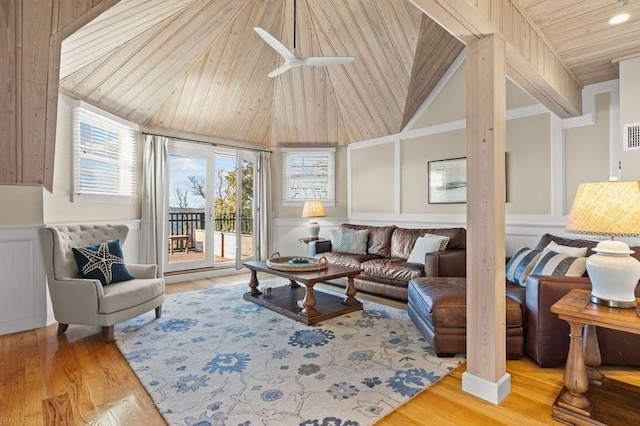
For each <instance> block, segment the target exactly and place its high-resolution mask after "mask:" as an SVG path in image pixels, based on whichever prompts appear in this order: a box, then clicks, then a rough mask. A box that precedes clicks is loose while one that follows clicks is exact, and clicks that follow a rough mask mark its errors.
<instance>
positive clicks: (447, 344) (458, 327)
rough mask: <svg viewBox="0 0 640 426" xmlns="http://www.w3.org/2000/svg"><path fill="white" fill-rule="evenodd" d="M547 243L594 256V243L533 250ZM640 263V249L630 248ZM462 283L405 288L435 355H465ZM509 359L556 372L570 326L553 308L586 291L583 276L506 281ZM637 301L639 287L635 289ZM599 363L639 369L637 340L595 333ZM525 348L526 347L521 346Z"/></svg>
mask: <svg viewBox="0 0 640 426" xmlns="http://www.w3.org/2000/svg"><path fill="white" fill-rule="evenodd" d="M551 241H554V242H555V243H556V244H559V245H563V246H570V247H587V248H588V250H587V256H590V255H591V254H593V248H594V247H595V246H596V245H597V242H595V241H589V240H582V239H568V238H562V237H558V236H554V235H551V234H545V235H543V236H542V237H541V238H540V240H539V241H538V243H537V244H536V246H535V247H533V248H534V249H537V250H543V249H544V248H545V247H546V246H547V245H548V244H549V243H550V242H551ZM632 250H635V253H634V256H635V257H636V258H638V259H640V247H632ZM467 285H468V283H467V282H466V279H462V278H455V279H454V278H449V279H444V278H417V279H415V280H412V282H411V283H410V285H409V301H408V306H407V310H408V313H409V316H410V317H411V318H412V320H413V322H414V323H415V324H416V326H417V327H418V328H419V329H420V330H421V332H422V334H423V335H424V336H425V338H426V339H427V341H429V343H430V344H431V346H432V347H433V349H434V351H435V352H436V354H437V355H438V356H451V355H453V354H456V353H464V352H466V286H467ZM505 285H506V289H505V295H506V318H505V322H506V336H507V348H506V349H507V357H508V358H509V359H517V358H520V357H522V355H523V353H524V354H526V355H527V356H528V357H529V358H531V359H532V360H533V361H535V362H536V363H538V365H540V366H541V367H559V366H561V365H562V364H564V363H565V362H566V359H567V354H568V350H569V326H568V324H567V323H566V322H565V321H563V320H561V319H559V318H558V316H557V315H556V314H554V313H552V312H551V306H552V305H553V304H554V303H556V302H557V301H558V300H560V299H561V298H562V297H563V296H564V295H565V294H567V293H568V292H569V291H571V290H572V289H574V288H579V289H585V290H590V289H591V282H590V281H589V278H588V276H587V274H586V273H585V276H582V277H577V278H576V277H565V276H547V275H529V276H528V277H527V281H526V287H522V286H520V285H518V284H514V283H512V282H510V281H509V280H505ZM636 296H637V297H640V286H639V287H636ZM597 334H598V341H599V343H600V353H601V358H602V364H604V365H621V366H640V336H639V335H634V334H629V333H623V332H619V331H615V330H609V329H600V328H599V329H597ZM523 345H524V346H523Z"/></svg>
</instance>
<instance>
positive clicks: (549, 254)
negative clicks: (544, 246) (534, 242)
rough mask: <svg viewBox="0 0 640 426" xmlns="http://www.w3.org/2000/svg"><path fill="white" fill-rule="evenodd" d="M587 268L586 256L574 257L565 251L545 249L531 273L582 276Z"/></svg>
mask: <svg viewBox="0 0 640 426" xmlns="http://www.w3.org/2000/svg"><path fill="white" fill-rule="evenodd" d="M586 270H587V258H586V257H573V256H569V255H568V254H564V253H558V252H555V251H551V250H544V251H543V252H542V255H541V256H540V259H539V260H538V263H536V266H534V267H533V270H532V271H531V274H532V275H558V276H565V277H581V276H583V275H584V273H585V271H586Z"/></svg>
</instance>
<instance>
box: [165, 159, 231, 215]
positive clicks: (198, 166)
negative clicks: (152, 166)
mask: <svg viewBox="0 0 640 426" xmlns="http://www.w3.org/2000/svg"><path fill="white" fill-rule="evenodd" d="M206 161H207V159H206V158H204V157H183V156H177V155H170V156H169V206H170V207H177V206H178V203H177V201H176V197H175V189H176V188H181V189H189V188H190V187H191V185H190V183H189V176H205V174H206ZM235 165H236V160H235V157H232V156H227V155H216V157H215V166H216V169H220V168H222V169H224V170H233V168H234V167H235ZM208 184H212V183H211V181H210V182H208ZM187 200H188V202H189V207H190V208H202V207H204V199H203V198H202V197H200V196H199V195H192V194H191V193H190V192H189V197H188V199H187Z"/></svg>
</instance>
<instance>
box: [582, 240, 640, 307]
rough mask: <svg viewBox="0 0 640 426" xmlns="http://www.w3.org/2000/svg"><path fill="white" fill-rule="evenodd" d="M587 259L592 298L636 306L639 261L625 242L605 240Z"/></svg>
mask: <svg viewBox="0 0 640 426" xmlns="http://www.w3.org/2000/svg"><path fill="white" fill-rule="evenodd" d="M594 251H595V252H596V254H594V255H592V256H589V258H588V259H587V272H588V273H589V278H590V279H591V301H592V302H593V303H598V304H601V305H607V306H611V307H614V308H635V307H636V306H637V303H636V297H635V289H636V285H637V284H638V280H639V279H640V262H638V260H637V259H636V258H634V257H631V256H630V254H632V253H633V251H632V250H629V246H628V245H627V244H625V243H624V242H622V241H602V242H600V243H598V246H597V247H596V248H595V249H594Z"/></svg>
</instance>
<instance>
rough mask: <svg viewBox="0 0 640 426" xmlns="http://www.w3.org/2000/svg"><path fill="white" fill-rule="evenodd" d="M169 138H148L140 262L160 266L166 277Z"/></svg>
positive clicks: (160, 270) (159, 270) (152, 136)
mask: <svg viewBox="0 0 640 426" xmlns="http://www.w3.org/2000/svg"><path fill="white" fill-rule="evenodd" d="M168 141H169V138H166V137H164V136H157V135H145V137H144V153H143V164H142V224H141V226H140V259H141V262H142V263H155V264H157V265H158V275H159V276H160V277H161V276H162V275H163V273H164V252H165V250H166V247H167V243H166V241H167V235H166V229H165V217H166V215H167V212H166V205H167V203H166V190H165V188H166V179H167V170H166V169H167V164H168V158H169V157H168V150H167V145H168Z"/></svg>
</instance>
